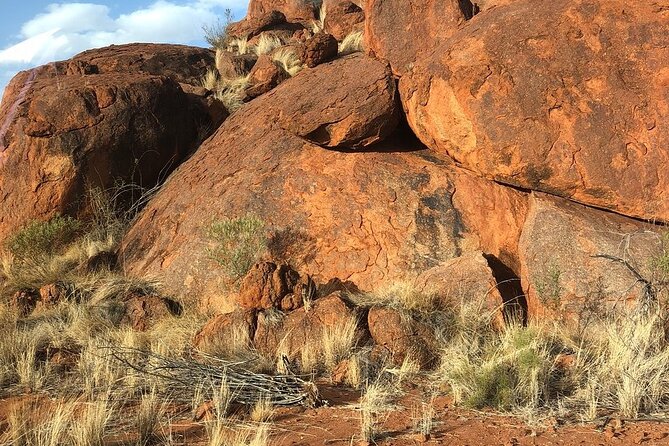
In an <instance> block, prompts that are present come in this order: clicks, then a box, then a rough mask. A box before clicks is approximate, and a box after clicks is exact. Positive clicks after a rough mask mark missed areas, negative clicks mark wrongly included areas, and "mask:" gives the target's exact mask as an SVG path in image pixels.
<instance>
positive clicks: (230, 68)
mask: <svg viewBox="0 0 669 446" xmlns="http://www.w3.org/2000/svg"><path fill="white" fill-rule="evenodd" d="M256 61H257V56H256V55H255V54H234V53H231V52H229V51H223V50H216V69H217V70H218V74H220V75H221V77H222V78H223V79H235V78H237V77H239V76H243V75H245V74H248V73H249V72H250V71H251V69H252V68H253V66H254V65H255V64H256Z"/></svg>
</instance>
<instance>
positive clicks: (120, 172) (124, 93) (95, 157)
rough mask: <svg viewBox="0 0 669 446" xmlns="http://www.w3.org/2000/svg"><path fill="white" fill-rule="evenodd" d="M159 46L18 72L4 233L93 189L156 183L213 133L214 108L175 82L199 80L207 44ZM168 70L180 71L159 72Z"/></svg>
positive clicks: (8, 138)
mask: <svg viewBox="0 0 669 446" xmlns="http://www.w3.org/2000/svg"><path fill="white" fill-rule="evenodd" d="M156 47H159V46H156V45H148V46H147V48H144V47H142V46H139V45H129V46H128V47H119V48H118V54H119V57H118V58H114V57H112V54H116V53H114V52H113V48H112V49H110V48H106V49H102V50H99V52H98V53H96V52H95V51H93V50H92V51H88V52H85V53H82V54H80V55H78V56H75V57H74V58H73V59H71V60H70V61H65V62H59V63H55V64H49V65H44V66H42V67H38V68H35V69H32V70H30V71H24V72H22V73H19V74H18V75H17V76H16V77H15V78H14V79H13V80H12V82H11V83H10V85H9V86H8V87H7V91H6V92H5V95H4V98H3V102H2V106H1V108H0V241H2V240H4V239H5V238H6V237H7V236H8V235H9V234H10V233H12V232H13V231H15V230H16V229H18V228H20V227H21V226H22V225H24V224H26V223H27V222H29V221H31V220H34V219H47V218H49V217H51V216H53V215H54V214H56V213H67V214H77V213H79V212H80V211H82V210H85V208H86V203H85V190H86V188H87V187H95V186H99V187H102V188H108V187H110V186H112V185H114V183H115V182H116V181H122V182H124V183H135V184H139V185H141V186H144V187H152V186H154V185H156V184H157V183H158V182H159V181H161V180H162V179H164V178H165V177H166V176H167V175H168V174H169V173H170V172H171V171H172V170H173V169H174V168H176V167H177V166H178V165H179V163H180V162H181V161H182V160H183V159H184V158H185V157H186V156H187V155H188V154H190V153H192V151H193V150H194V149H195V147H196V146H197V144H198V143H199V141H200V139H201V138H203V137H204V136H206V129H210V128H211V126H212V125H211V124H212V122H211V116H210V115H209V113H208V110H207V108H206V106H205V105H204V103H202V102H201V101H200V100H199V99H197V98H194V96H193V95H189V94H186V93H184V91H183V90H182V88H181V87H180V85H179V83H178V82H177V81H184V82H186V81H188V82H194V81H195V73H196V70H199V68H196V65H197V64H196V62H197V61H201V60H203V59H206V57H205V55H207V54H209V52H205V51H206V50H198V51H196V50H194V49H191V48H189V47H175V46H169V45H168V46H166V51H165V53H164V54H163V53H157V54H154V53H151V51H152V50H154V49H155V48H156ZM156 51H157V50H156ZM179 51H183V52H184V54H181V53H179ZM149 53H150V54H153V55H154V57H153V58H152V57H149V56H147V54H149ZM175 54H181V58H180V59H178V58H176V57H175ZM159 56H160V57H159ZM209 56H211V55H210V54H209ZM207 60H208V61H209V62H211V61H212V60H213V59H211V57H209V59H207ZM180 64H181V65H180ZM179 66H182V69H181V70H179V68H178V67H179ZM162 68H164V69H165V73H166V74H169V75H172V76H173V78H171V77H165V76H159V75H156V74H153V73H156V72H159V71H160V69H162ZM201 69H202V70H204V69H205V68H204V66H202V67H201ZM114 70H118V71H114Z"/></svg>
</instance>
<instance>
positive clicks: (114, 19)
mask: <svg viewBox="0 0 669 446" xmlns="http://www.w3.org/2000/svg"><path fill="white" fill-rule="evenodd" d="M247 4H248V0H146V1H142V0H89V1H79V2H68V1H60V2H58V1H53V0H51V1H48V0H23V1H22V0H18V1H17V0H12V1H10V0H0V11H2V13H1V14H0V97H2V91H3V90H4V88H5V86H6V85H7V83H8V82H9V80H10V79H11V78H12V77H13V76H14V75H15V74H16V73H17V72H19V71H21V70H25V69H26V68H30V67H34V66H37V65H42V64H44V63H47V62H51V61H54V60H62V59H67V58H69V57H71V56H73V55H75V54H77V53H79V52H81V51H83V50H85V49H89V48H98V47H102V46H106V45H111V44H112V43H116V44H120V43H129V42H165V43H183V44H189V45H198V46H206V44H205V42H204V41H203V39H202V26H203V25H211V24H213V23H216V21H217V20H221V21H222V20H223V19H224V14H225V9H226V8H230V9H232V11H233V14H234V17H235V19H237V20H239V19H241V18H242V17H243V16H244V14H245V13H246V7H247Z"/></svg>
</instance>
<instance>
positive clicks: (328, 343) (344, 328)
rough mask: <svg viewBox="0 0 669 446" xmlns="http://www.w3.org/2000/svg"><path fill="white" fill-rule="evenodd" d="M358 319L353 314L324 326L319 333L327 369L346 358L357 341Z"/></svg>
mask: <svg viewBox="0 0 669 446" xmlns="http://www.w3.org/2000/svg"><path fill="white" fill-rule="evenodd" d="M357 330H358V319H357V317H355V316H350V317H347V318H345V319H344V320H343V321H341V322H339V323H337V324H335V325H332V326H328V327H324V328H323V330H322V334H321V344H320V347H321V354H322V357H323V363H324V365H325V368H326V369H327V370H332V369H333V368H334V367H335V366H336V365H337V364H338V363H339V362H340V361H342V360H343V359H345V358H347V357H348V356H349V355H350V354H351V352H352V350H353V348H354V347H355V346H356V344H357V341H358V332H357Z"/></svg>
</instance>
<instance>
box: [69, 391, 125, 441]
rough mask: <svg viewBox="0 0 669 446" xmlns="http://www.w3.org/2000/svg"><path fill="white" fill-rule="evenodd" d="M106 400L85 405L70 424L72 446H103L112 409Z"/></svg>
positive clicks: (102, 399)
mask: <svg viewBox="0 0 669 446" xmlns="http://www.w3.org/2000/svg"><path fill="white" fill-rule="evenodd" d="M107 400H108V398H104V397H103V398H101V399H99V400H97V401H94V402H91V403H87V404H86V405H85V407H83V410H82V411H81V415H80V416H79V417H78V418H77V419H76V420H75V421H74V422H73V423H72V428H71V432H70V436H71V441H72V444H73V445H74V446H103V445H104V436H105V433H106V431H107V427H108V426H107V425H108V423H109V421H110V420H111V416H112V413H113V411H114V410H113V408H112V407H110V405H109V403H108V402H107Z"/></svg>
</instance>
